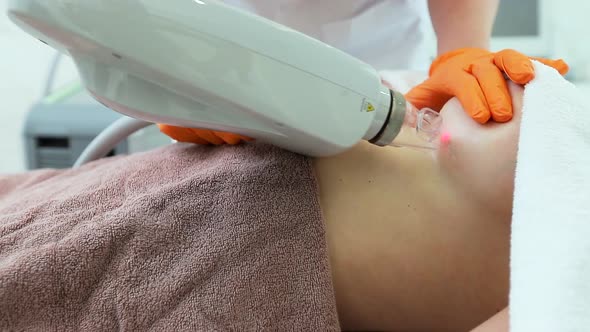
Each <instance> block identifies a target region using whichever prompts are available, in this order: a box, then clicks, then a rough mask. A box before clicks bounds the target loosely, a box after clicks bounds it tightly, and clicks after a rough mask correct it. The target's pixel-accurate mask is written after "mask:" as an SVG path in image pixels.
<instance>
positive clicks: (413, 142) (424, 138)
mask: <svg viewBox="0 0 590 332" xmlns="http://www.w3.org/2000/svg"><path fill="white" fill-rule="evenodd" d="M8 15H9V16H10V18H11V19H12V20H13V22H15V23H16V24H17V25H18V26H20V27H21V28H22V29H23V30H25V31H26V32H28V33H29V34H31V35H33V36H34V37H36V38H38V39H40V40H41V41H43V42H44V43H46V44H48V45H50V46H51V47H53V48H55V49H57V50H60V51H61V52H64V53H66V54H68V55H69V56H71V57H72V59H73V61H74V62H75V64H76V66H77V68H78V71H79V73H80V77H81V80H82V83H83V84H84V86H85V87H86V89H87V90H88V91H89V92H90V93H91V94H92V95H93V96H94V98H96V99H97V100H98V101H100V102H102V103H103V104H104V105H106V106H108V107H109V108H111V109H113V110H115V111H117V112H120V113H123V114H126V115H128V116H130V117H134V118H138V119H142V120H146V121H150V122H154V123H165V124H170V125H176V126H182V127H192V128H207V129H212V130H218V131H226V132H232V133H237V134H241V135H245V136H248V137H252V138H254V139H256V140H259V141H263V142H268V143H272V144H274V145H277V146H280V147H283V148H285V149H288V150H291V151H294V152H298V153H302V154H305V155H309V156H329V155H334V154H338V153H340V152H343V151H345V150H347V149H349V148H351V147H352V146H354V145H356V144H357V143H358V142H359V141H361V140H368V141H370V142H372V143H374V144H377V145H380V146H385V145H394V146H414V147H420V148H433V146H434V145H435V144H436V141H437V140H436V137H437V135H438V128H439V126H440V119H439V118H438V114H437V113H436V112H433V111H430V110H417V109H415V108H413V107H412V106H411V105H410V104H408V103H407V102H406V101H405V100H404V97H403V95H401V94H400V93H397V92H393V91H391V90H390V89H388V88H387V87H386V86H384V85H383V84H382V83H381V79H380V76H379V75H378V73H377V71H376V70H375V69H373V68H372V67H371V66H369V65H367V64H365V63H363V62H361V61H360V60H358V59H356V58H354V57H352V56H350V55H348V54H346V53H344V52H342V51H340V50H338V49H336V48H333V47H330V46H328V45H326V44H324V43H322V42H320V41H318V40H315V39H313V38H311V37H308V36H306V35H304V34H302V33H299V32H297V31H294V30H292V29H289V28H287V27H284V26H282V25H280V24H276V23H274V22H272V21H270V20H267V19H264V18H261V17H259V16H256V15H254V14H250V13H247V12H245V11H242V10H240V9H237V8H234V7H231V6H228V5H226V4H223V3H221V2H219V1H214V0H166V1H162V0H135V1H130V0H9V4H8ZM392 56H395V55H392Z"/></svg>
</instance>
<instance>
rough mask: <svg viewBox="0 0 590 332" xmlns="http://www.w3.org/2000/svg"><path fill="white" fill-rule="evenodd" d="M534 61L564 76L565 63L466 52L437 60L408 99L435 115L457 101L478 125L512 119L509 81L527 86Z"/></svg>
mask: <svg viewBox="0 0 590 332" xmlns="http://www.w3.org/2000/svg"><path fill="white" fill-rule="evenodd" d="M531 59H534V60H537V61H540V62H542V63H544V64H545V65H548V66H550V67H553V68H555V69H556V70H557V71H559V73H561V74H562V75H564V74H565V73H567V71H568V69H569V68H568V65H567V64H566V63H565V62H563V61H562V60H547V59H540V58H532V57H531V58H529V57H527V56H526V55H524V54H522V53H519V52H517V51H514V50H502V51H500V52H497V53H492V52H490V51H487V50H484V49H477V48H464V49H459V50H455V51H452V52H449V53H446V54H443V55H441V56H440V57H438V58H437V59H436V60H435V61H434V62H433V63H432V65H431V67H430V72H429V78H428V79H427V80H426V81H424V82H423V83H421V84H420V85H418V86H416V87H415V88H413V89H412V90H410V91H409V92H408V93H407V94H406V99H407V100H408V101H409V102H410V103H412V104H413V105H414V106H416V107H417V108H418V109H420V108H424V107H429V108H432V109H434V110H436V111H440V109H441V108H442V107H443V106H444V104H445V103H446V102H447V101H448V100H449V99H451V98H453V97H457V98H458V99H459V101H460V102H461V104H462V106H463V108H465V110H466V112H467V113H468V114H469V115H470V116H471V117H472V118H473V119H474V120H475V121H477V122H479V123H482V124H483V123H486V122H488V121H489V120H490V118H491V119H493V120H494V121H496V122H506V121H509V120H510V119H512V101H511V98H510V94H509V93H508V87H507V85H506V78H508V79H509V80H511V81H513V82H514V83H517V84H521V85H524V84H526V83H528V82H530V81H531V80H532V79H533V78H534V77H535V71H534V67H533V64H532V63H531Z"/></svg>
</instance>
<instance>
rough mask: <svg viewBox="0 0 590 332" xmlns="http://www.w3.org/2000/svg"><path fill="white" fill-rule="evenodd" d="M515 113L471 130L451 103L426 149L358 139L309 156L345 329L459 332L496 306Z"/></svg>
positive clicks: (500, 294) (504, 292) (503, 267)
mask: <svg viewBox="0 0 590 332" xmlns="http://www.w3.org/2000/svg"><path fill="white" fill-rule="evenodd" d="M510 89H511V93H512V95H513V103H514V106H515V107H514V108H515V118H514V119H513V120H512V121H511V122H509V123H506V124H495V123H494V124H489V125H485V126H482V125H479V124H477V123H475V122H474V121H473V120H472V119H470V118H469V117H468V116H467V115H466V114H465V112H464V111H463V109H462V108H461V106H460V104H459V103H458V102H457V101H456V100H451V101H450V102H449V103H448V104H447V105H446V106H445V108H444V109H443V111H442V112H441V114H442V115H443V117H444V121H445V130H446V131H448V132H449V133H450V134H451V141H450V143H449V144H448V145H443V146H442V147H441V148H440V150H439V151H438V152H437V153H436V154H435V155H433V154H431V153H424V152H419V151H413V150H406V149H398V148H379V147H375V146H371V145H369V144H364V143H363V144H359V145H358V146H357V147H356V148H354V149H353V150H351V151H349V152H348V153H345V154H342V155H339V156H336V157H333V158H322V159H317V160H316V161H315V170H316V172H317V175H318V179H319V183H320V191H321V193H320V199H321V204H322V209H323V212H324V216H325V220H326V226H327V238H328V239H327V240H328V244H329V248H330V259H331V262H332V269H333V280H334V285H335V291H336V299H337V303H338V310H339V314H340V317H341V322H342V326H343V328H344V329H346V330H388V331H469V330H472V329H473V328H475V327H477V326H478V325H480V324H482V323H483V322H484V321H486V320H488V319H489V318H490V317H492V316H494V315H495V314H497V313H498V312H500V311H501V310H503V309H504V308H505V307H506V306H507V304H508V282H509V262H508V259H509V240H510V217H511V209H512V190H513V181H514V180H513V179H514V169H515V159H516V147H517V141H518V128H519V121H520V109H521V106H522V105H521V101H522V89H521V88H519V87H516V86H514V85H511V87H510Z"/></svg>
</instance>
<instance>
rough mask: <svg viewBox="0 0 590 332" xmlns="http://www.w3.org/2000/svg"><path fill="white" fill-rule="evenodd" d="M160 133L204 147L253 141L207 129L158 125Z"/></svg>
mask: <svg viewBox="0 0 590 332" xmlns="http://www.w3.org/2000/svg"><path fill="white" fill-rule="evenodd" d="M158 127H159V128H160V131H161V132H162V133H164V134H166V135H168V136H170V138H172V139H174V140H177V141H179V142H184V143H196V144H202V145H209V144H212V145H223V144H230V145H236V144H239V143H241V142H243V141H251V140H252V139H251V138H249V137H245V136H240V135H236V134H231V133H224V132H220V131H212V130H207V129H194V128H183V127H176V126H170V125H164V124H158Z"/></svg>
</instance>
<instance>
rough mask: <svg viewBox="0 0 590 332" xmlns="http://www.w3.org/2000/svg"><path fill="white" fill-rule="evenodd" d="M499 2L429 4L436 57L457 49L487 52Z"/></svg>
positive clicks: (439, 1) (437, 1) (459, 0)
mask: <svg viewBox="0 0 590 332" xmlns="http://www.w3.org/2000/svg"><path fill="white" fill-rule="evenodd" d="M499 1H500V0H428V6H429V9H430V16H431V18H432V24H433V26H434V30H435V32H436V36H437V39H438V54H439V55H440V54H443V53H445V52H448V51H452V50H455V49H458V48H464V47H478V48H484V49H487V48H489V43H490V37H491V35H492V27H493V25H494V21H495V19H496V13H497V12H498V4H499Z"/></svg>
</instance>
